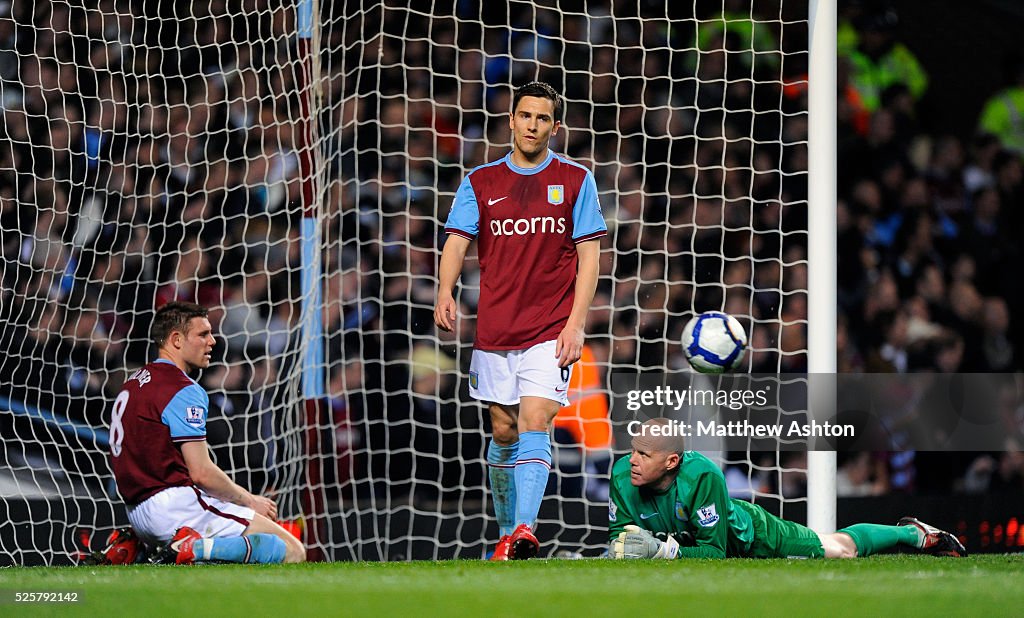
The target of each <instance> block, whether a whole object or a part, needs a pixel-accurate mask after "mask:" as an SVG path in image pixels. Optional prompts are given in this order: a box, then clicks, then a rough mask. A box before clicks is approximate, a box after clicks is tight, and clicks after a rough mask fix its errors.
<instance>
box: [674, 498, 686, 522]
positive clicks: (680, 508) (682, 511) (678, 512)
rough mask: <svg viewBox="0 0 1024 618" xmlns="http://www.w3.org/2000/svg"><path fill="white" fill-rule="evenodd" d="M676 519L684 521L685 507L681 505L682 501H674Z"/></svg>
mask: <svg viewBox="0 0 1024 618" xmlns="http://www.w3.org/2000/svg"><path fill="white" fill-rule="evenodd" d="M676 519H678V520H679V521H686V509H685V508H684V507H683V503H682V502H676Z"/></svg>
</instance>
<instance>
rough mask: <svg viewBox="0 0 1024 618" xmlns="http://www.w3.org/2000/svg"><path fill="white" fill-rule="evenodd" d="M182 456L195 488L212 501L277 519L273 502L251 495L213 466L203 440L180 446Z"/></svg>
mask: <svg viewBox="0 0 1024 618" xmlns="http://www.w3.org/2000/svg"><path fill="white" fill-rule="evenodd" d="M181 454H182V456H183V457H184V458H185V465H186V466H187V467H188V474H189V476H190V477H191V478H192V482H193V483H195V484H196V487H198V488H199V489H202V490H203V491H205V492H206V493H208V494H210V495H211V496H213V497H214V498H219V499H221V500H224V501H225V502H231V503H233V504H238V505H240V506H247V507H249V508H251V509H253V510H254V511H256V512H257V513H259V514H260V515H263V516H264V517H268V518H270V519H276V518H277V504H276V503H275V502H274V501H273V500H271V499H270V498H266V497H264V496H254V495H252V494H251V493H249V492H248V491H246V490H245V489H243V488H242V487H241V486H240V485H238V484H237V483H235V482H234V481H232V480H231V479H230V478H228V475H227V474H226V473H225V472H224V471H223V470H221V469H220V467H218V466H217V464H215V463H213V460H212V459H210V449H209V447H208V446H207V444H206V440H197V441H194V442H185V443H183V444H182V445H181Z"/></svg>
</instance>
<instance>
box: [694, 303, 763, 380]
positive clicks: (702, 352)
mask: <svg viewBox="0 0 1024 618" xmlns="http://www.w3.org/2000/svg"><path fill="white" fill-rule="evenodd" d="M746 351H747V333H746V332H744V330H743V327H742V326H741V325H740V323H739V321H737V320H736V318H734V317H732V316H731V315H729V314H727V313H722V312H721V311H705V312H704V313H702V314H700V315H698V316H696V317H694V318H693V319H692V320H690V321H689V322H688V323H687V324H686V328H684V329H683V352H684V353H685V354H686V360H688V361H690V365H691V366H693V368H694V369H696V370H697V371H699V372H701V373H722V372H725V371H732V370H733V369H735V368H736V367H738V366H739V365H740V363H741V362H742V361H743V355H744V353H745V352H746Z"/></svg>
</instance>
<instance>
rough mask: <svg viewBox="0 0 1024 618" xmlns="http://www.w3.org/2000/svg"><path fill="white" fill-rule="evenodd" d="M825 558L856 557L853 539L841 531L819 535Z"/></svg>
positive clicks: (855, 546)
mask: <svg viewBox="0 0 1024 618" xmlns="http://www.w3.org/2000/svg"><path fill="white" fill-rule="evenodd" d="M821 541H822V543H821V545H822V548H823V549H824V550H825V557H826V558H856V557H857V545H856V544H855V543H854V542H853V539H852V538H851V537H850V536H849V535H847V534H843V533H841V532H839V533H834V534H829V535H827V536H822V537H821Z"/></svg>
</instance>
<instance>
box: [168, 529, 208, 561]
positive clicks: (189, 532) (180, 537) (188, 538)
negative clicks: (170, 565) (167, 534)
mask: <svg viewBox="0 0 1024 618" xmlns="http://www.w3.org/2000/svg"><path fill="white" fill-rule="evenodd" d="M201 538H203V537H201V536H199V533H198V532H196V531H195V530H193V529H192V528H189V527H188V526H182V527H181V528H178V531H177V532H175V533H174V536H173V537H172V538H171V542H170V543H169V544H168V545H167V549H168V550H169V551H170V552H171V553H173V554H174V555H175V556H174V564H192V563H193V562H194V561H195V559H196V556H195V554H194V553H193V552H192V545H193V544H194V543H195V542H196V541H198V540H199V539H201Z"/></svg>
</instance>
